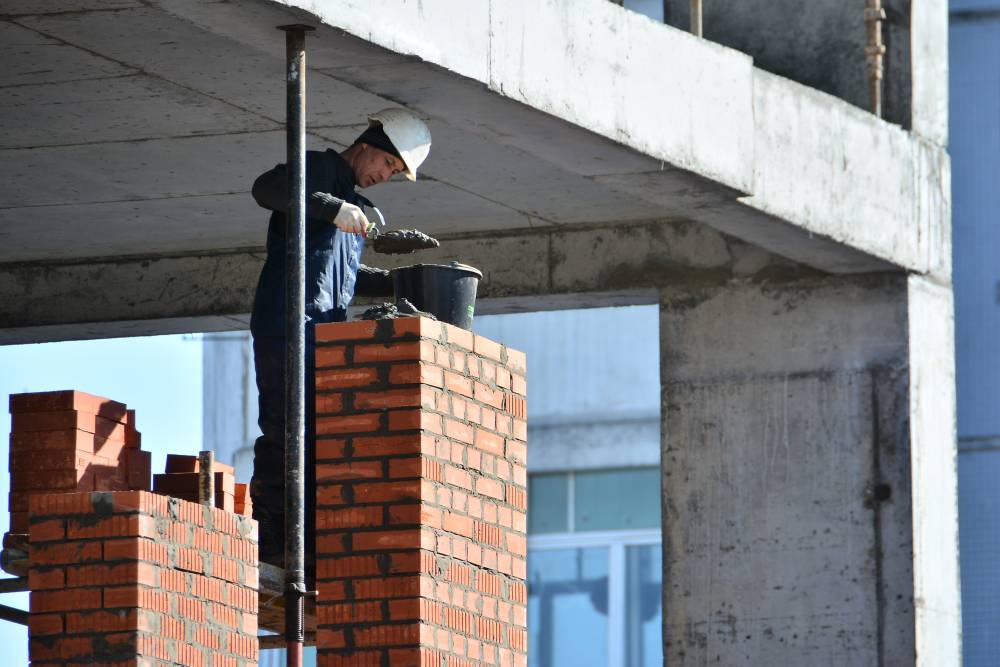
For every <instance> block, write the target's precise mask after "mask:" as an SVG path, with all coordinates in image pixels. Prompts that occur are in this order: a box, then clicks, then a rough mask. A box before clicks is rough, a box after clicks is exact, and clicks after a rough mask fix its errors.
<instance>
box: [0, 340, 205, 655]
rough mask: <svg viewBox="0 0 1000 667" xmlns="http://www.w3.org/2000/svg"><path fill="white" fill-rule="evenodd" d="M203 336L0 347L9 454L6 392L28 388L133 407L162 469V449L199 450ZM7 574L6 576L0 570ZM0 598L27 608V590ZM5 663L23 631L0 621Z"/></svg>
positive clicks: (3, 500)
mask: <svg viewBox="0 0 1000 667" xmlns="http://www.w3.org/2000/svg"><path fill="white" fill-rule="evenodd" d="M201 368H202V362H201V339H200V336H151V337H148V338H116V339H109V340H90V341H74V342H66V343H44V344H40V345H11V346H0V398H2V399H3V403H4V408H3V409H2V410H0V433H2V434H4V435H3V460H4V462H6V461H7V459H8V450H9V437H8V435H9V433H10V415H9V414H8V412H7V408H6V404H7V396H9V395H10V394H16V393H21V392H26V391H51V390H57V389H79V390H82V391H86V392H89V393H92V394H97V395H98V396H104V397H106V398H110V399H113V400H116V401H120V402H122V403H125V404H127V405H128V406H129V407H130V408H134V409H135V411H136V426H137V427H138V429H139V431H140V432H141V433H142V448H143V449H145V450H147V451H150V452H152V453H153V472H154V473H155V472H162V471H163V465H164V459H165V457H166V455H167V453H179V454H194V453H197V452H198V451H199V450H200V449H201V441H202V430H201V421H202V420H201V395H202V377H201ZM9 485H10V477H9V475H7V474H4V475H0V508H2V511H0V529H2V531H3V532H7V529H8V527H9V521H10V515H9V513H8V507H7V493H8V491H9ZM0 576H6V575H0ZM0 603H2V604H7V605H11V606H16V607H20V608H22V609H27V607H28V594H27V593H18V594H5V595H2V596H0ZM0 645H3V646H4V659H3V664H5V665H11V666H15V665H27V664H28V633H27V629H26V628H24V627H22V626H19V625H16V624H14V623H8V622H4V621H0Z"/></svg>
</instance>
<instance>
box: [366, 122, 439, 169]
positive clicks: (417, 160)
mask: <svg viewBox="0 0 1000 667" xmlns="http://www.w3.org/2000/svg"><path fill="white" fill-rule="evenodd" d="M368 125H369V126H373V125H381V126H382V131H383V132H385V136H387V137H389V141H391V142H392V145H393V146H395V147H396V150H397V151H399V157H401V158H403V163H404V164H405V165H406V177H407V178H408V179H410V180H411V181H415V180H417V167H419V166H420V164H421V163H422V162H423V161H424V160H426V159H427V154H428V153H430V152H431V131H430V130H429V129H427V124H426V123H424V121H422V120H420V119H419V118H417V116H416V115H415V114H414V113H413V112H412V111H407V110H406V109H400V108H398V107H390V108H388V109H382V110H381V111H379V112H378V113H373V114H372V115H371V116H369V117H368Z"/></svg>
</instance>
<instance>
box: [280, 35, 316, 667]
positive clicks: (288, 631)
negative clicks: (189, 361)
mask: <svg viewBox="0 0 1000 667" xmlns="http://www.w3.org/2000/svg"><path fill="white" fill-rule="evenodd" d="M279 29H280V30H284V31H285V48H286V64H287V68H286V78H285V84H286V88H285V91H286V117H287V121H286V123H287V125H286V141H287V149H288V154H287V161H286V164H287V167H288V169H287V171H288V209H287V210H288V214H287V216H286V224H285V238H286V245H285V314H286V318H287V319H286V321H285V340H286V346H287V347H286V353H285V642H286V646H287V656H286V660H287V663H286V664H287V665H288V667H300V666H301V665H302V646H303V644H304V643H305V594H306V573H305V422H306V415H305V342H306V341H305V338H306V337H305V322H306V306H305V273H306V261H305V253H306V244H305V241H306V216H305V213H306V114H305V109H306V51H305V41H306V31H307V30H312V28H311V27H309V26H306V25H284V26H279Z"/></svg>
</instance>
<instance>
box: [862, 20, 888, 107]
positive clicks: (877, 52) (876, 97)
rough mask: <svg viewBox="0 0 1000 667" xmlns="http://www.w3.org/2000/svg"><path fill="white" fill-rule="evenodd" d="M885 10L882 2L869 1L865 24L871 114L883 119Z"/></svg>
mask: <svg viewBox="0 0 1000 667" xmlns="http://www.w3.org/2000/svg"><path fill="white" fill-rule="evenodd" d="M884 20H885V10H884V9H883V8H882V0H868V5H867V6H866V7H865V24H866V25H867V27H868V44H867V45H866V46H865V60H867V61H868V97H869V101H870V104H871V112H872V113H873V114H875V115H876V116H878V117H879V118H881V117H882V58H883V57H884V56H885V45H884V44H883V43H882V21H884Z"/></svg>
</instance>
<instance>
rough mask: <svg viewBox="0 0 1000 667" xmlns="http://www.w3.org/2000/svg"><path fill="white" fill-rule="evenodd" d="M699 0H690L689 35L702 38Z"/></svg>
mask: <svg viewBox="0 0 1000 667" xmlns="http://www.w3.org/2000/svg"><path fill="white" fill-rule="evenodd" d="M702 27H703V24H702V13H701V0H691V34H693V35H695V36H696V37H702V36H703V35H702Z"/></svg>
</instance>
